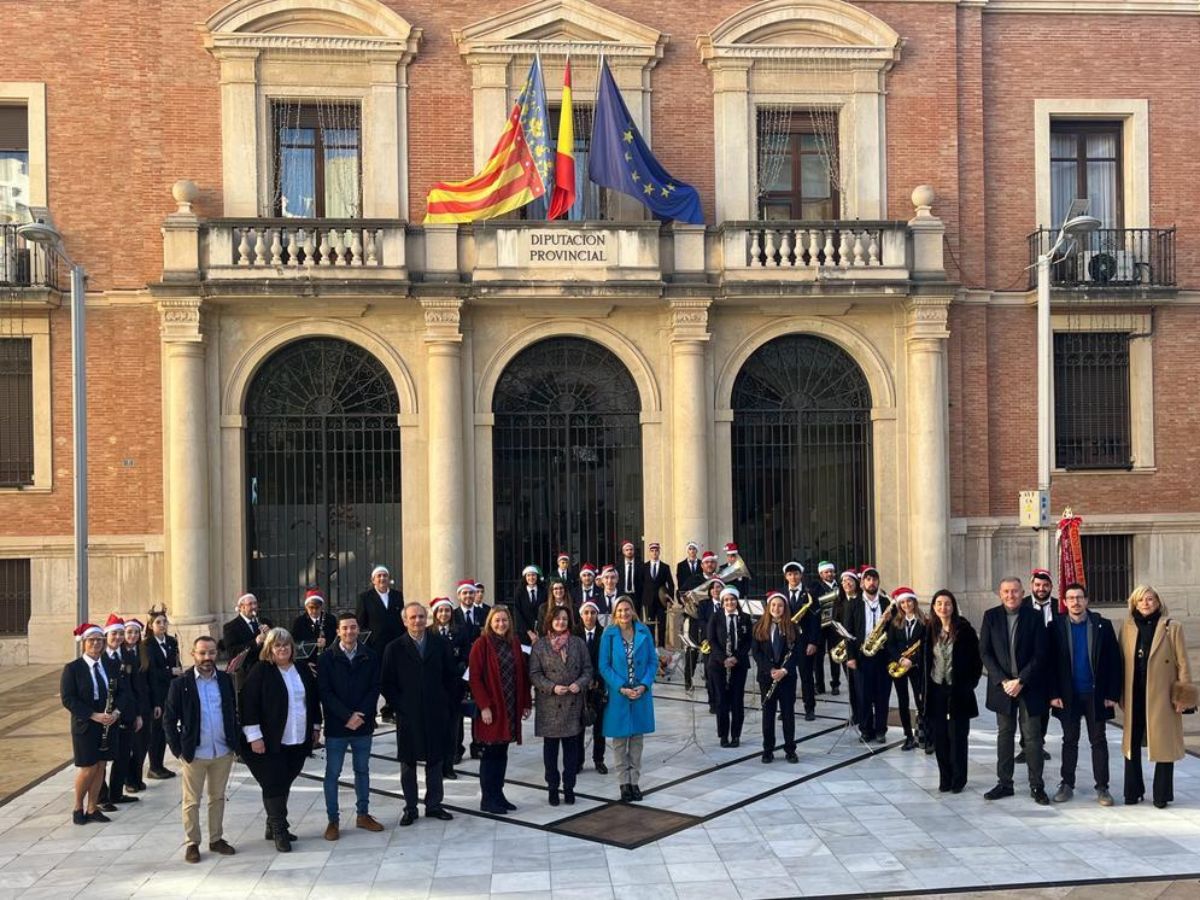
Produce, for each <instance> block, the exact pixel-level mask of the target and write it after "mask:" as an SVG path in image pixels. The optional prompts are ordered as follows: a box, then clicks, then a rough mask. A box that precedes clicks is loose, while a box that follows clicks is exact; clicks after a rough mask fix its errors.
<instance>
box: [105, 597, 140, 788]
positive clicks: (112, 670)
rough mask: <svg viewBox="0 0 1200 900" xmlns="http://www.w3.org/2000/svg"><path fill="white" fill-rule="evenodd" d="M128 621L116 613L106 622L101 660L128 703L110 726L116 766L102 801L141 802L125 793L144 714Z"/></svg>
mask: <svg viewBox="0 0 1200 900" xmlns="http://www.w3.org/2000/svg"><path fill="white" fill-rule="evenodd" d="M124 647H125V622H124V620H123V619H121V618H120V617H119V616H117V615H116V614H115V613H114V614H112V615H110V616H109V617H108V621H107V622H105V623H104V655H103V656H101V658H100V661H101V662H102V663H103V664H104V672H105V674H106V675H108V677H109V678H110V679H114V680H116V682H117V685H118V690H119V691H120V692H122V693H123V694H124V696H125V698H126V699H125V706H124V708H123V709H121V712H122V713H123V715H122V716H121V717H120V718H119V719H118V720H117V724H116V725H114V726H113V727H112V728H110V729H109V732H108V743H109V746H110V747H111V748H112V766H111V767H110V768H109V771H108V781H107V783H106V784H104V785H102V786H101V788H100V802H101V803H107V804H110V805H111V804H118V803H137V800H138V798H137V797H131V796H129V795H128V794H126V793H125V777H126V775H128V773H129V748H130V744H131V743H132V741H133V736H134V735H135V734H137V732H138V731H140V730H141V727H142V717H141V715H140V708H141V698H140V697H139V696H138V693H137V687H136V685H135V684H134V679H133V676H134V671H135V669H137V668H140V663H139V664H137V665H135V664H134V663H132V662H130V661H129V659H127V658H126V656H125V653H124Z"/></svg>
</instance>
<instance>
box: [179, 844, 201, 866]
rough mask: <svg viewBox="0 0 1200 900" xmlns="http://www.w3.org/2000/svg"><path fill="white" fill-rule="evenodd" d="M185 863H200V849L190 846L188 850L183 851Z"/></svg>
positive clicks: (193, 845)
mask: <svg viewBox="0 0 1200 900" xmlns="http://www.w3.org/2000/svg"><path fill="white" fill-rule="evenodd" d="M183 861H184V862H189V863H198V862H200V848H199V847H198V846H196V845H195V844H188V845H187V849H186V850H184V851H183Z"/></svg>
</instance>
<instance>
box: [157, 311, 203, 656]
mask: <svg viewBox="0 0 1200 900" xmlns="http://www.w3.org/2000/svg"><path fill="white" fill-rule="evenodd" d="M159 313H160V315H161V318H162V341H163V345H164V346H163V350H164V353H163V356H164V363H163V365H164V373H163V374H164V376H165V377H164V387H165V389H166V397H165V403H164V405H165V407H166V411H167V420H166V435H165V438H166V440H165V443H166V448H167V460H166V462H167V478H166V482H167V484H166V544H167V573H166V575H167V577H166V585H165V588H166V590H165V592H164V598H165V599H166V603H167V607H168V609H169V610H170V613H171V620H172V622H173V623H174V624H175V626H176V627H177V628H178V630H179V637H180V643H181V646H185V647H186V646H187V645H190V643H191V640H192V638H193V637H195V636H196V635H198V634H212V633H214V632H212V631H211V629H212V628H213V627H214V625H215V623H216V621H217V620H216V617H215V616H214V615H213V611H212V605H213V603H214V600H213V597H212V594H211V591H210V581H209V574H210V573H209V546H208V539H209V531H208V527H209V521H208V449H207V436H208V435H207V433H208V428H207V404H206V400H205V336H204V329H203V327H202V318H201V313H202V302H201V300H200V299H199V298H192V297H188V298H184V299H168V300H161V301H159Z"/></svg>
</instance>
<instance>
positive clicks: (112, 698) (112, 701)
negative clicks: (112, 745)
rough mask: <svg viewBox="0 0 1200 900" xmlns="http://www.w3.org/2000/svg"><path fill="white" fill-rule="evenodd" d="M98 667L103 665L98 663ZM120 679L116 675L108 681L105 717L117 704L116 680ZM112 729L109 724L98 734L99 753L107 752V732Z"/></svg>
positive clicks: (110, 713) (111, 725)
mask: <svg viewBox="0 0 1200 900" xmlns="http://www.w3.org/2000/svg"><path fill="white" fill-rule="evenodd" d="M100 665H104V664H103V663H100ZM120 677H121V676H120V675H119V674H118V675H117V676H115V677H113V678H109V679H108V695H107V696H106V697H105V699H104V714H105V715H106V716H111V715H112V711H113V707H114V706H116V703H117V678H120ZM112 727H113V723H112V722H109V723H108V724H107V725H105V726H104V730H103V731H102V732H101V733H100V750H101V752H104V753H107V752H108V732H109V730H110V729H111V728H112Z"/></svg>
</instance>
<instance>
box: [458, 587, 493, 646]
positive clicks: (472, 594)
mask: <svg viewBox="0 0 1200 900" xmlns="http://www.w3.org/2000/svg"><path fill="white" fill-rule="evenodd" d="M457 592H458V609H456V610H454V624H455V625H457V626H458V627H459V628H462V629H465V630H466V632H467V639H468V640H469V641H470V642H471V643H474V642H475V638H477V637H479V635H481V634H482V633H483V625H484V623H485V622H486V621H487V614H488V610H489V609H491V607H490V606H488V605H487V604H484V603H476V602H475V598H476V597H477V596H478V592H477V591H476V590H475V582H474V581H472V580H471V579H470V578H464V579H463V580H462V581H460V582H459V583H458V588H457Z"/></svg>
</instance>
